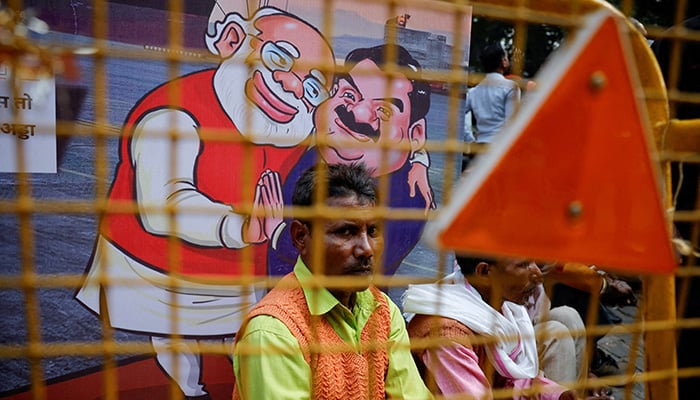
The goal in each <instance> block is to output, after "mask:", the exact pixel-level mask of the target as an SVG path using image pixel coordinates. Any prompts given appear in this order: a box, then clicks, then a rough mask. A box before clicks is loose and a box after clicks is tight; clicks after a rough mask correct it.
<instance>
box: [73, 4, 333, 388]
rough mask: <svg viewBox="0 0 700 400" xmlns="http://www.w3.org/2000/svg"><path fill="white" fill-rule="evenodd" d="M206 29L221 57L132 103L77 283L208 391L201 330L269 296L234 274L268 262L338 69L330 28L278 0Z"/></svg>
mask: <svg viewBox="0 0 700 400" xmlns="http://www.w3.org/2000/svg"><path fill="white" fill-rule="evenodd" d="M206 43H207V46H208V48H209V50H210V51H212V52H213V53H215V54H217V55H218V56H219V57H220V59H221V62H220V64H219V66H218V67H217V68H215V69H209V70H203V71H199V72H195V73H192V74H190V75H186V76H183V77H180V78H178V79H175V80H172V81H170V82H167V83H165V84H163V85H161V86H160V87H158V88H156V89H154V90H153V91H151V92H150V93H148V94H147V95H146V96H144V97H143V98H142V99H141V100H140V101H139V102H138V103H137V104H136V105H135V106H134V108H133V109H132V110H131V112H130V113H129V115H128V117H127V119H126V122H125V124H124V127H123V134H122V138H121V140H120V144H119V156H120V159H119V163H118V165H117V168H116V172H115V178H114V181H113V183H112V188H111V191H110V195H109V203H108V206H107V211H106V213H105V214H104V216H103V218H102V220H101V223H100V231H99V236H98V238H97V241H96V245H95V249H94V252H93V255H92V258H91V263H90V265H89V268H88V270H87V273H86V277H85V282H84V284H83V285H82V287H81V288H80V289H79V291H78V293H77V295H76V298H77V299H78V300H79V301H80V302H82V303H83V304H84V305H85V306H87V307H88V308H90V309H91V310H92V311H94V312H95V313H97V314H99V315H101V316H102V317H103V318H105V319H106V320H107V321H108V322H109V324H110V326H112V327H113V328H117V329H124V330H129V331H133V332H138V333H144V334H148V335H149V336H150V337H151V341H152V343H153V346H154V349H155V351H156V354H157V356H156V358H157V360H158V363H159V364H160V366H161V367H162V369H163V370H164V371H165V372H166V373H167V374H168V375H169V376H170V377H171V378H172V379H174V380H175V382H177V384H178V386H179V387H180V388H181V390H182V391H183V393H184V395H185V396H186V397H188V398H191V397H201V398H208V394H207V392H206V390H205V388H204V385H203V383H202V382H200V373H201V358H200V355H199V351H198V341H199V340H202V339H217V340H223V339H222V338H231V337H232V336H233V335H234V334H235V332H236V331H237V330H238V328H239V326H240V322H241V319H242V318H243V317H244V315H245V313H246V312H247V310H248V308H249V307H250V306H251V305H252V304H254V303H255V301H256V298H255V294H254V293H253V292H252V290H250V289H249V288H247V287H243V286H240V285H235V284H233V282H232V281H233V280H232V279H231V278H232V277H236V276H241V275H243V274H251V273H254V274H256V275H265V274H266V250H267V247H268V244H270V243H272V244H273V245H274V241H275V237H276V235H277V234H278V232H279V231H280V230H281V229H280V228H281V225H282V208H283V205H284V204H283V196H282V193H281V190H282V189H281V179H284V177H285V176H286V173H287V172H288V171H287V170H288V169H289V168H291V167H292V166H293V165H294V163H295V161H296V160H298V158H299V157H300V156H301V154H303V152H304V150H305V146H304V145H301V142H302V141H303V140H304V139H305V138H306V137H307V136H308V135H309V134H310V133H311V132H312V129H313V118H312V115H313V110H314V109H315V107H316V106H317V105H318V104H320V103H321V102H322V101H324V100H325V99H327V98H328V96H329V90H330V88H331V85H332V83H333V77H332V66H333V63H334V55H333V51H332V50H331V48H330V46H329V45H328V43H327V42H326V41H325V39H324V38H323V37H322V35H321V34H320V33H319V32H318V30H316V29H315V28H314V27H312V26H310V25H309V24H307V23H306V22H304V21H302V20H301V19H299V18H297V17H295V16H293V15H290V14H287V13H285V12H283V11H280V10H278V9H275V8H271V7H266V8H261V9H259V10H258V11H257V12H256V13H255V14H254V15H253V16H252V17H251V18H249V19H244V18H243V17H241V16H240V15H239V14H237V13H231V14H227V15H225V16H223V17H222V19H221V20H218V21H217V22H216V23H215V24H213V25H211V26H210V32H209V33H208V34H207V35H206ZM244 171H245V172H244ZM251 205H252V206H251ZM226 278H228V280H229V281H230V282H229V283H227V282H226ZM172 335H178V336H181V337H182V339H179V340H174V339H172ZM175 344H177V349H174V345H175ZM173 350H176V351H175V352H173Z"/></svg>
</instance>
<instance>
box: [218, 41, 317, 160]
mask: <svg viewBox="0 0 700 400" xmlns="http://www.w3.org/2000/svg"><path fill="white" fill-rule="evenodd" d="M247 47H248V46H247V45H246V44H245V43H244V44H243V46H241V48H242V49H245V48H247ZM241 51H242V50H239V51H238V52H237V53H236V54H234V55H233V56H232V57H231V58H229V59H226V60H224V61H222V63H221V65H219V68H218V69H217V71H216V74H215V75H214V90H215V91H216V95H217V97H218V98H219V101H220V102H221V105H222V107H223V108H224V110H225V111H226V114H228V116H229V118H231V121H233V123H234V124H235V125H236V127H237V128H238V130H239V131H240V133H241V135H242V136H243V137H245V138H246V139H248V140H249V141H251V142H252V143H255V144H260V145H266V144H267V145H273V146H276V147H292V146H296V145H298V144H299V143H301V142H302V141H303V140H304V139H306V138H307V137H308V136H309V134H310V133H311V131H312V129H313V112H309V111H307V109H306V106H305V105H304V103H303V102H302V101H301V100H299V99H297V98H295V97H294V96H293V95H292V94H291V93H288V92H285V91H284V90H282V87H281V86H280V85H279V84H277V83H276V82H275V83H274V84H273V85H271V87H272V89H273V90H275V94H276V95H277V96H279V97H280V98H281V99H283V100H285V102H287V103H289V104H292V105H296V107H297V109H298V110H299V112H298V114H297V115H296V116H295V117H294V119H292V120H291V121H290V122H288V123H286V124H281V123H279V122H275V121H272V120H270V119H269V118H268V117H267V116H266V115H265V113H263V112H262V111H261V110H260V109H258V107H257V106H256V105H255V104H253V103H251V102H250V101H249V100H248V98H247V97H246V95H245V84H246V81H247V80H248V79H249V78H250V77H251V76H252V74H253V72H254V71H256V70H257V71H259V72H260V73H261V74H262V75H263V77H264V78H265V81H266V82H274V81H273V79H272V74H271V73H270V71H269V70H268V69H267V68H265V67H264V66H263V65H261V64H260V63H258V64H256V65H253V66H250V67H249V66H248V65H246V64H245V59H246V57H247V56H248V55H249V53H248V54H243V55H242V54H240V53H241Z"/></svg>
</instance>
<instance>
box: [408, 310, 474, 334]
mask: <svg viewBox="0 0 700 400" xmlns="http://www.w3.org/2000/svg"><path fill="white" fill-rule="evenodd" d="M408 332H409V335H410V336H411V337H416V338H426V337H436V336H437V337H449V338H455V337H466V336H474V335H476V333H474V331H472V330H471V329H469V328H468V327H467V326H466V325H464V324H463V323H461V322H459V321H457V320H454V319H452V318H447V317H441V316H437V315H424V314H417V315H415V316H414V317H413V318H412V319H411V321H410V322H409V323H408Z"/></svg>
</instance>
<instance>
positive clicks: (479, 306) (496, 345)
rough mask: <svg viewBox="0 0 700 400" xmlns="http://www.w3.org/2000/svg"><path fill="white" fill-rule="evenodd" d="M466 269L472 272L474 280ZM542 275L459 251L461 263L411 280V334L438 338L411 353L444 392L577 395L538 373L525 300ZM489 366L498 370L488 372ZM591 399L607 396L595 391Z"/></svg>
mask: <svg viewBox="0 0 700 400" xmlns="http://www.w3.org/2000/svg"><path fill="white" fill-rule="evenodd" d="M465 275H474V278H473V279H472V281H473V282H469V281H467V279H466V278H465ZM542 281H543V276H542V273H541V271H540V270H539V268H538V266H537V264H535V263H534V262H533V261H529V260H500V261H496V260H487V259H484V258H462V257H460V268H459V269H456V270H455V272H454V273H452V274H450V275H448V276H447V277H445V278H444V279H442V280H441V281H439V282H437V283H434V284H421V285H409V287H408V289H407V291H406V293H405V294H404V297H403V309H404V311H405V312H406V313H407V314H408V315H409V316H410V318H409V319H410V321H409V325H408V331H409V335H410V336H411V339H412V340H416V339H427V338H433V339H436V343H437V344H436V345H434V347H431V346H433V345H430V346H427V348H420V349H417V350H416V352H415V356H416V359H417V361H419V368H422V369H423V371H422V372H424V377H425V378H426V381H428V383H429V385H430V384H432V387H433V388H435V389H436V390H437V391H439V392H440V393H441V394H443V395H446V396H450V395H462V396H464V395H469V396H473V397H476V398H489V399H490V398H491V396H492V394H491V391H492V389H493V388H512V389H513V390H514V394H513V398H514V399H521V398H536V399H541V400H557V399H558V400H564V399H577V398H578V397H577V395H576V393H575V392H573V391H571V390H568V389H567V388H565V387H563V386H561V385H559V384H557V383H555V382H553V381H551V380H549V379H547V378H546V377H544V376H543V375H542V374H541V372H540V367H539V360H538V353H537V343H536V341H535V330H534V327H533V323H532V321H531V319H530V316H529V315H528V310H527V308H526V307H525V306H524V305H525V304H526V303H527V302H528V299H529V298H530V297H531V296H532V295H533V294H534V293H535V292H536V291H537V290H539V289H538V288H539V287H541V284H542ZM499 309H500V312H499V311H498V310H499ZM445 339H447V340H448V342H446V341H445ZM423 343H424V342H423ZM421 364H422V365H421ZM488 371H495V372H496V376H495V377H493V379H491V377H490V376H489V375H491V373H490V372H488ZM429 387H430V386H429ZM529 388H532V389H531V390H529V391H527V392H526V394H523V393H522V391H523V390H527V389H529ZM519 391H520V392H521V393H520V394H518V392H519ZM533 393H536V394H535V395H534V396H533ZM589 399H600V400H603V399H610V397H609V396H608V395H607V394H604V393H598V391H594V393H592V397H589Z"/></svg>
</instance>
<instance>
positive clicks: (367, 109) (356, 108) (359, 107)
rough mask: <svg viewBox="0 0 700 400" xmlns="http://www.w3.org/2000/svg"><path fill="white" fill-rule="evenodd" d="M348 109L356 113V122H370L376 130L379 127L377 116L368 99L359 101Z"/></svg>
mask: <svg viewBox="0 0 700 400" xmlns="http://www.w3.org/2000/svg"><path fill="white" fill-rule="evenodd" d="M348 110H349V111H352V113H353V114H354V115H355V122H358V123H365V124H369V125H370V126H372V129H375V130H376V129H377V128H378V127H379V121H378V119H377V116H376V114H375V113H374V111H373V110H372V107H371V105H370V104H368V103H367V102H366V101H359V102H358V103H356V104H354V105H353V106H352V107H348Z"/></svg>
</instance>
